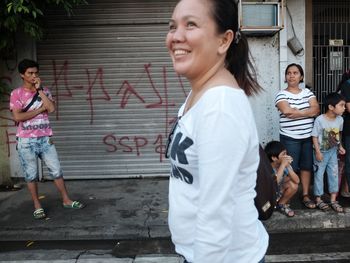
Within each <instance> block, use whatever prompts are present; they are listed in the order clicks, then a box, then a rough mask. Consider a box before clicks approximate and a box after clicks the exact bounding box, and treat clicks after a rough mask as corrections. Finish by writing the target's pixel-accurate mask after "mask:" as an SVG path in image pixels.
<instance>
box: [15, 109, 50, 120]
mask: <svg viewBox="0 0 350 263" xmlns="http://www.w3.org/2000/svg"><path fill="white" fill-rule="evenodd" d="M44 111H46V109H45V107H44V105H43V106H41V107H40V108H38V109H36V110H33V111H26V112H22V109H13V110H12V115H13V118H14V119H15V121H18V122H20V121H26V120H30V119H32V118H34V117H35V116H36V115H39V114H41V113H42V112H44Z"/></svg>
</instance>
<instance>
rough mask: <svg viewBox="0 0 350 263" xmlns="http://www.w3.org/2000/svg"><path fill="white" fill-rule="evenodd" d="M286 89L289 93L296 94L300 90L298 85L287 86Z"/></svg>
mask: <svg viewBox="0 0 350 263" xmlns="http://www.w3.org/2000/svg"><path fill="white" fill-rule="evenodd" d="M287 91H289V92H290V93H294V94H298V93H299V92H300V88H299V86H288V87H287Z"/></svg>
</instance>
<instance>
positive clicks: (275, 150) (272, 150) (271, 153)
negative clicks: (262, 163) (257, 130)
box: [265, 141, 286, 162]
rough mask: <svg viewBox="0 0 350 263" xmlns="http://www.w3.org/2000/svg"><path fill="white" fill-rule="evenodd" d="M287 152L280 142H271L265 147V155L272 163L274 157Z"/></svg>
mask: <svg viewBox="0 0 350 263" xmlns="http://www.w3.org/2000/svg"><path fill="white" fill-rule="evenodd" d="M284 150H286V147H285V146H284V145H283V144H282V143H281V142H279V141H271V142H269V143H268V144H266V146H265V153H266V155H267V157H268V158H269V160H270V162H272V161H273V160H272V157H278V155H280V153H281V152H282V151H284Z"/></svg>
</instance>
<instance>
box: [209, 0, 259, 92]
mask: <svg viewBox="0 0 350 263" xmlns="http://www.w3.org/2000/svg"><path fill="white" fill-rule="evenodd" d="M208 1H209V2H211V4H212V6H213V8H212V11H211V12H212V15H213V18H214V21H215V22H216V25H217V30H218V32H219V33H224V32H226V31H227V30H232V31H233V32H234V34H235V39H234V40H233V41H232V43H231V46H230V47H229V49H228V51H227V55H226V58H225V63H226V68H227V69H228V70H229V71H230V72H231V73H232V74H233V75H234V76H235V78H236V80H237V82H238V84H239V85H240V87H241V88H242V89H243V90H244V92H245V93H246V94H247V95H248V96H250V95H253V94H257V93H258V92H259V91H261V90H262V87H261V86H260V85H259V83H258V82H257V80H256V72H255V69H254V67H253V63H252V62H251V59H250V52H249V46H248V41H247V39H246V37H245V36H244V34H243V33H241V32H239V28H238V27H239V25H238V6H237V3H236V1H234V0H208Z"/></svg>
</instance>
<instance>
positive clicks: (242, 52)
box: [226, 31, 262, 96]
mask: <svg viewBox="0 0 350 263" xmlns="http://www.w3.org/2000/svg"><path fill="white" fill-rule="evenodd" d="M237 34H238V35H239V37H238V38H237ZM236 39H237V41H236ZM250 56H251V54H250V52H249V45H248V41H247V38H246V37H245V35H244V34H242V33H241V32H239V31H237V32H236V36H235V40H234V41H233V42H232V43H231V46H230V48H229V50H228V52H227V56H226V68H227V69H228V70H229V71H230V72H231V73H232V74H233V75H234V76H235V78H236V80H237V82H238V84H239V85H240V87H241V88H242V89H243V90H244V92H245V93H246V94H247V95H248V96H251V95H254V94H257V93H258V92H259V91H261V90H262V87H261V86H260V85H259V84H258V82H257V80H256V72H255V69H254V66H253V63H252V62H251V60H250Z"/></svg>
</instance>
